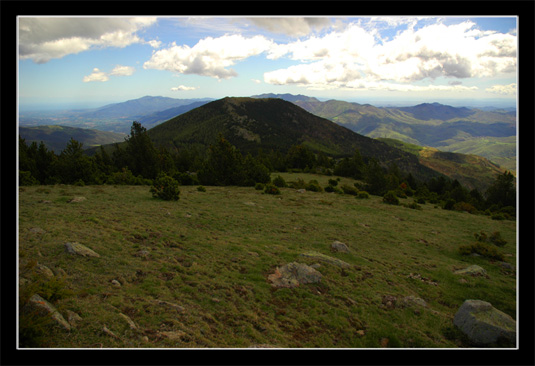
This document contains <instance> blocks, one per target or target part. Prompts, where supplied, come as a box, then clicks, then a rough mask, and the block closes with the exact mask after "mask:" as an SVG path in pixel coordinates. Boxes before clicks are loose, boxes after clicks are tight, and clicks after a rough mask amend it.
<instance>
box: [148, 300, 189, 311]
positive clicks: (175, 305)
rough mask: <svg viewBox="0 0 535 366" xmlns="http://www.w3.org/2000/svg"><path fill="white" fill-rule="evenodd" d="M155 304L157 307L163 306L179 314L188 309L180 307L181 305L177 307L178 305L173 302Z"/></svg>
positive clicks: (158, 301) (160, 301)
mask: <svg viewBox="0 0 535 366" xmlns="http://www.w3.org/2000/svg"><path fill="white" fill-rule="evenodd" d="M153 303H155V304H157V305H163V306H167V307H170V308H172V309H174V310H176V311H178V312H179V313H181V312H183V311H186V309H185V308H184V307H183V306H180V305H177V304H173V303H172V302H169V301H163V300H154V301H153Z"/></svg>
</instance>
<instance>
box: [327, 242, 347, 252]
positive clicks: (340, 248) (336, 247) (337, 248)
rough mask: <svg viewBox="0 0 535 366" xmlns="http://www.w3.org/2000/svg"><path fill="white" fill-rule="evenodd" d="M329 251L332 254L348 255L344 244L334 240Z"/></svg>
mask: <svg viewBox="0 0 535 366" xmlns="http://www.w3.org/2000/svg"><path fill="white" fill-rule="evenodd" d="M331 251H333V252H341V253H349V248H348V247H347V245H345V244H344V243H342V242H340V241H338V240H335V241H334V242H333V243H332V244H331Z"/></svg>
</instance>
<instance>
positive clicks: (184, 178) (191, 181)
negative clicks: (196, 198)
mask: <svg viewBox="0 0 535 366" xmlns="http://www.w3.org/2000/svg"><path fill="white" fill-rule="evenodd" d="M173 178H174V179H176V180H177V181H178V182H179V183H180V184H181V185H183V186H194V185H196V184H199V179H197V176H195V175H192V174H190V173H183V172H178V173H175V175H173Z"/></svg>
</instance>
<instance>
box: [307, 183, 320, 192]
mask: <svg viewBox="0 0 535 366" xmlns="http://www.w3.org/2000/svg"><path fill="white" fill-rule="evenodd" d="M305 189H306V190H307V191H312V192H323V188H321V187H320V185H319V183H318V181H316V180H311V181H310V182H309V183H308V184H307V185H306V187H305Z"/></svg>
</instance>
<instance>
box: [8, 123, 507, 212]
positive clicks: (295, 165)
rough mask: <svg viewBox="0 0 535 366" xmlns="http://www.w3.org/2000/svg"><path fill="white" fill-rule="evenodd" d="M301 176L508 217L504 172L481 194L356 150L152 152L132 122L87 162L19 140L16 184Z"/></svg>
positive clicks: (71, 150)
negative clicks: (337, 155)
mask: <svg viewBox="0 0 535 366" xmlns="http://www.w3.org/2000/svg"><path fill="white" fill-rule="evenodd" d="M285 171H303V172H311V173H319V174H326V175H335V176H342V177H350V178H354V179H356V180H358V181H359V182H361V183H357V185H358V187H357V188H358V189H361V190H365V191H367V192H369V193H370V194H373V195H380V196H382V195H385V194H386V193H387V192H393V193H394V194H395V195H396V196H398V197H400V198H405V197H407V196H408V197H414V198H415V199H417V200H419V201H420V202H430V203H434V204H440V205H442V207H443V208H446V209H458V210H461V211H468V212H470V211H485V210H489V211H490V212H497V213H501V214H502V215H504V216H505V217H506V218H507V217H508V216H509V217H511V216H514V215H515V212H516V187H515V177H514V176H513V175H512V174H511V173H509V172H506V173H504V174H502V175H499V176H497V178H496V180H495V182H494V184H492V185H491V186H490V187H489V188H488V189H487V190H486V191H485V192H479V191H478V190H477V189H473V190H468V189H467V188H465V187H463V186H462V185H461V184H460V183H459V182H458V181H457V180H451V179H449V178H447V177H444V176H440V177H438V178H432V179H430V180H428V181H426V182H421V181H418V180H416V179H415V178H414V177H413V176H412V174H410V173H405V172H402V171H401V170H400V169H399V168H398V167H397V165H396V164H394V163H393V164H390V165H389V166H388V167H383V166H382V165H381V164H380V163H379V162H378V161H377V160H375V159H373V158H366V159H365V158H363V157H362V156H361V155H360V152H359V151H358V150H356V151H355V153H354V155H353V156H351V157H346V158H343V159H334V158H332V157H330V156H327V155H325V154H323V153H314V152H313V151H312V150H311V149H309V148H308V147H306V146H305V145H294V146H292V147H291V148H290V149H289V150H288V151H287V152H281V151H274V150H271V151H269V152H266V151H262V150H259V151H258V153H257V154H256V155H255V156H253V155H251V154H250V153H248V154H246V155H243V154H242V153H241V152H240V151H239V150H238V149H237V148H236V147H234V146H233V145H232V144H231V143H230V142H229V141H228V140H226V139H225V138H224V137H223V136H222V135H220V136H219V138H218V140H217V142H216V143H214V144H212V145H210V147H209V148H208V149H205V148H203V147H201V146H199V147H195V146H191V147H189V148H187V149H182V150H174V151H169V150H168V149H166V148H164V147H159V148H156V147H155V146H154V144H153V143H152V141H151V139H150V137H149V136H148V134H147V130H146V129H145V128H144V127H143V126H142V125H141V124H140V123H138V122H133V124H132V127H131V130H130V135H128V136H127V137H126V138H125V143H124V144H115V145H114V146H113V148H112V150H111V152H110V150H106V149H105V148H103V147H102V146H101V147H100V148H99V149H98V151H97V152H96V153H95V154H94V155H93V156H88V155H87V154H86V153H84V150H83V145H82V143H80V142H78V141H76V140H74V139H72V138H71V140H70V141H69V143H68V144H67V146H66V148H65V149H64V150H63V151H61V153H60V154H59V155H57V154H56V153H54V152H53V151H51V150H48V149H47V147H46V146H45V145H44V143H43V142H41V143H40V144H37V143H36V142H32V143H31V144H27V143H26V141H25V140H24V139H22V138H20V137H19V184H20V185H38V184H78V185H100V184H128V185H151V184H152V182H153V180H155V179H157V178H158V177H159V176H162V175H166V176H169V177H172V178H173V179H175V180H177V181H178V182H179V183H180V184H182V185H193V184H202V185H208V186H210V185H219V186H227V185H236V186H254V185H255V184H256V183H268V182H270V177H271V173H272V172H285Z"/></svg>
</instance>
